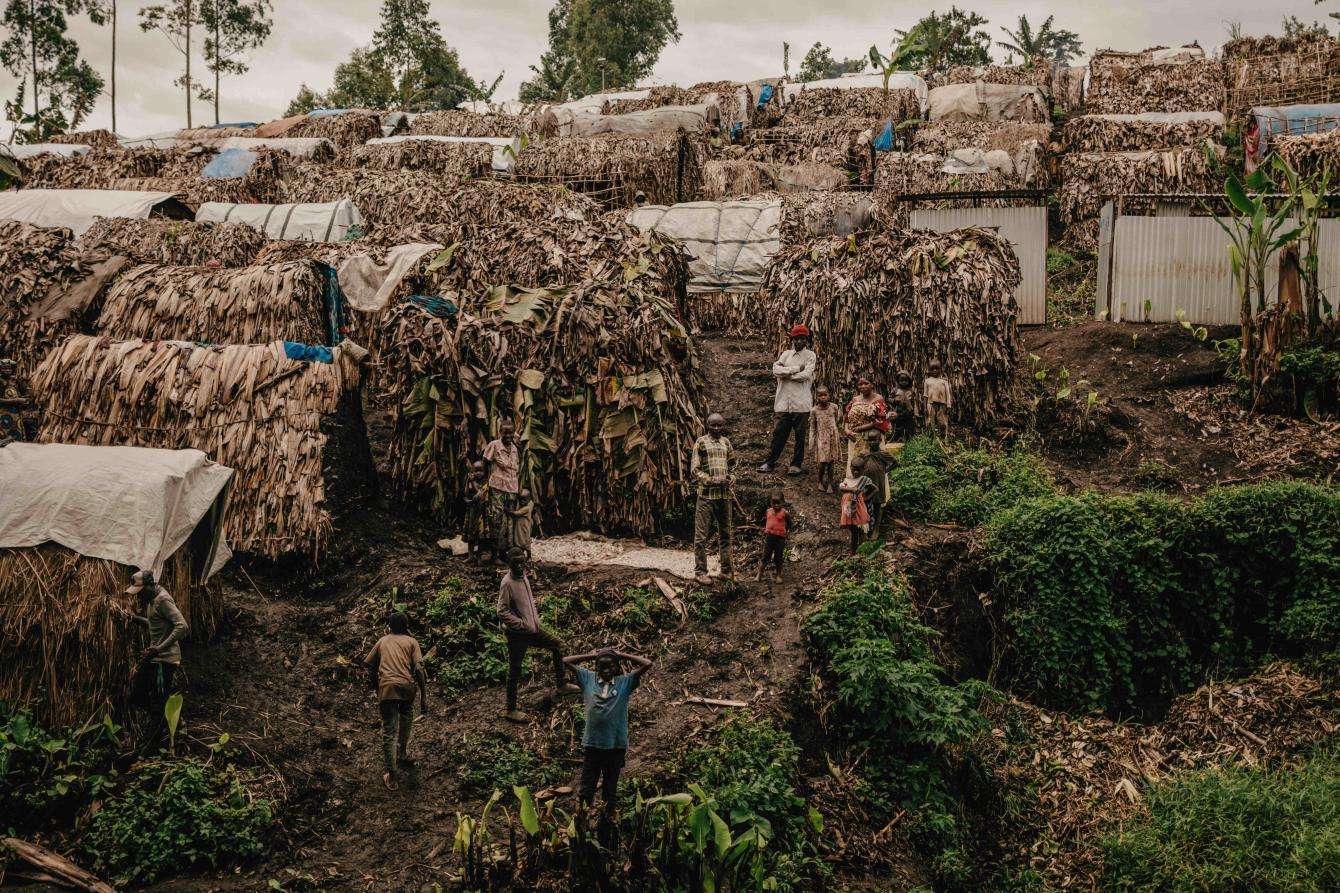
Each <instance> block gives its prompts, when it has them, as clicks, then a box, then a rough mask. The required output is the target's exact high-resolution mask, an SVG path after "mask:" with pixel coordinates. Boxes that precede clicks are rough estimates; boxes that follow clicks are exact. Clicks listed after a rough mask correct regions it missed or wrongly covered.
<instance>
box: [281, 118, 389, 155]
mask: <svg viewBox="0 0 1340 893" xmlns="http://www.w3.org/2000/svg"><path fill="white" fill-rule="evenodd" d="M381 135H382V118H381V115H380V114H378V113H376V112H343V113H341V114H338V115H318V116H316V117H308V118H307V120H305V121H301V122H299V123H298V124H296V125H294V126H293V127H292V128H291V129H289V130H287V131H285V133H284V136H286V137H316V138H319V139H325V140H330V142H331V143H332V144H333V145H334V146H335V149H336V151H337V152H339V153H344V154H347V153H348V152H349V151H351V150H352V149H354V148H355V147H357V146H361V145H363V144H364V143H366V142H367V141H368V140H370V139H372V138H373V137H378V136H381Z"/></svg>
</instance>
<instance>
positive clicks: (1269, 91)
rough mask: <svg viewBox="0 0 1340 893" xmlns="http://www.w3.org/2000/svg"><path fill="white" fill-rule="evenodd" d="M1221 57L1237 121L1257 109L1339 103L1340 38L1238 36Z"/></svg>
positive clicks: (1229, 107)
mask: <svg viewBox="0 0 1340 893" xmlns="http://www.w3.org/2000/svg"><path fill="white" fill-rule="evenodd" d="M1222 56H1223V62H1224V78H1225V82H1226V84H1227V87H1228V96H1227V99H1226V103H1227V109H1226V110H1227V111H1228V113H1229V114H1230V115H1232V116H1233V117H1237V116H1238V115H1240V114H1242V113H1244V112H1246V111H1247V110H1248V109H1250V108H1253V107H1255V106H1283V105H1299V104H1314V103H1330V102H1340V39H1336V38H1335V37H1334V36H1332V35H1329V34H1325V33H1320V32H1316V31H1311V32H1307V33H1305V34H1302V35H1299V36H1297V37H1239V38H1236V39H1234V40H1230V41H1229V42H1228V43H1226V44H1224V47H1223V50H1222Z"/></svg>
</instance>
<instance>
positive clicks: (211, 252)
mask: <svg viewBox="0 0 1340 893" xmlns="http://www.w3.org/2000/svg"><path fill="white" fill-rule="evenodd" d="M75 244H76V246H77V247H78V249H79V251H80V252H81V253H83V254H85V255H112V254H123V255H125V256H127V257H129V258H130V259H131V261H132V262H134V263H137V264H167V265H170V266H193V265H200V264H206V263H211V262H214V263H217V264H219V265H220V266H223V267H245V266H246V265H247V264H249V263H251V262H252V260H253V259H254V258H255V257H256V255H257V253H259V252H260V250H261V249H262V248H263V247H265V234H264V233H262V232H259V231H257V230H255V229H253V228H251V227H249V226H246V225H244V224H241V223H198V222H196V221H194V220H164V219H161V218H153V217H151V218H149V219H148V220H137V219H134V218H130V217H101V218H99V219H98V220H97V221H96V222H95V223H94V224H93V226H91V227H89V228H88V230H87V231H85V232H84V234H83V235H82V236H80V237H79V238H78V240H76V243H75Z"/></svg>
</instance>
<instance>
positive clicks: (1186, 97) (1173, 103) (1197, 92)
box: [1084, 54, 1225, 115]
mask: <svg viewBox="0 0 1340 893" xmlns="http://www.w3.org/2000/svg"><path fill="white" fill-rule="evenodd" d="M1224 99H1225V95H1224V66H1223V63H1221V62H1219V61H1218V60H1216V59H1185V60H1180V61H1175V62H1172V61H1170V62H1153V61H1148V60H1147V59H1146V58H1145V56H1144V55H1137V56H1135V57H1133V58H1130V57H1128V56H1127V54H1107V58H1106V59H1102V58H1098V57H1095V59H1094V62H1093V63H1092V64H1091V65H1090V69H1089V90H1088V93H1087V94H1086V95H1085V101H1084V104H1085V110H1086V111H1087V112H1088V113H1089V114H1092V115H1099V114H1136V113H1139V112H1212V111H1220V110H1222V109H1223V107H1224Z"/></svg>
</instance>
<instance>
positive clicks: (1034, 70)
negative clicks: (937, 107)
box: [928, 57, 1052, 94]
mask: <svg viewBox="0 0 1340 893" xmlns="http://www.w3.org/2000/svg"><path fill="white" fill-rule="evenodd" d="M931 80H932V83H931V84H929V85H928V86H931V87H943V86H945V85H946V84H972V83H975V82H977V81H982V82H983V83H986V84H1015V85H1018V86H1021V87H1037V88H1038V89H1039V90H1041V91H1042V92H1043V93H1047V94H1050V93H1051V86H1052V67H1051V63H1050V62H1049V61H1048V60H1047V59H1044V58H1042V57H1039V58H1037V59H1034V60H1033V61H1032V62H1031V63H1029V64H1028V65H951V66H950V67H949V69H948V70H946V71H945V72H944V73H943V74H935V75H932V78H931Z"/></svg>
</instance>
